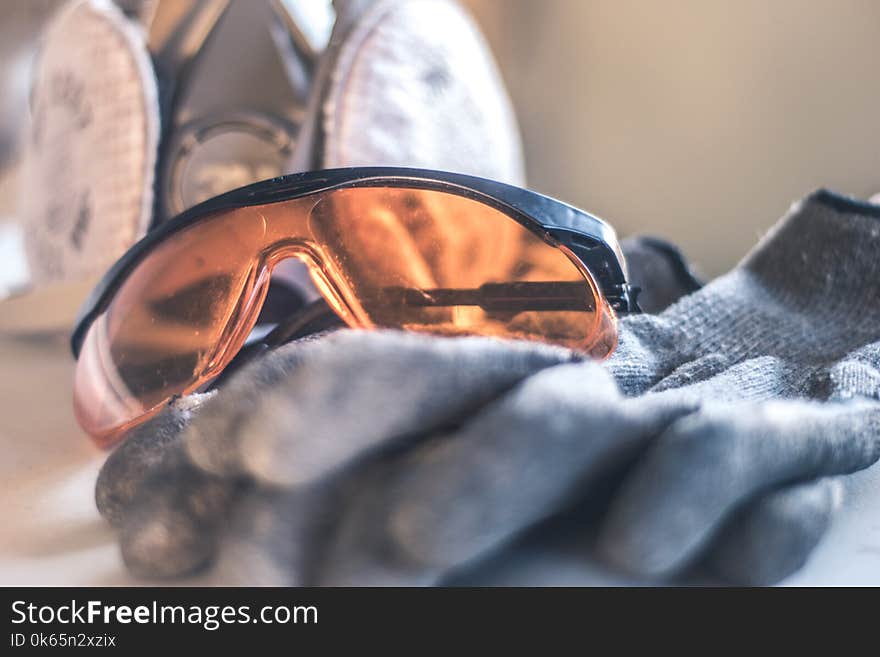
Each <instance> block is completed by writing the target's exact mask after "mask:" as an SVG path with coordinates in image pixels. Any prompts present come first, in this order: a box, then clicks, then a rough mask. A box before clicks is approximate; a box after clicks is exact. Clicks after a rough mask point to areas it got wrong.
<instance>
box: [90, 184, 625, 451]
mask: <svg viewBox="0 0 880 657" xmlns="http://www.w3.org/2000/svg"><path fill="white" fill-rule="evenodd" d="M286 257H297V258H300V259H302V260H303V261H304V262H305V263H306V264H307V265H308V266H309V268H310V271H311V274H312V278H313V280H314V281H315V283H316V284H317V286H318V288H319V289H320V290H321V292H322V293H323V294H324V296H325V297H326V298H327V300H328V301H329V302H330V304H331V305H332V306H333V307H334V309H336V310H337V312H338V313H339V314H340V316H341V317H342V318H343V319H345V320H346V321H347V322H348V323H349V324H350V325H352V326H360V327H371V326H383V327H392V328H403V329H410V330H416V331H427V332H431V333H437V334H442V335H462V334H481V335H494V336H499V337H508V338H525V339H532V340H542V341H546V342H552V343H556V344H560V345H564V346H568V347H573V348H579V349H588V350H590V351H591V353H593V355H595V356H599V357H602V356H605V355H606V354H607V353H609V352H610V350H611V349H613V347H614V339H615V335H616V330H615V327H614V317H613V313H612V312H611V311H610V309H609V308H608V307H607V304H605V302H604V301H603V300H602V299H601V297H600V296H599V294H598V292H597V288H596V285H595V283H594V281H593V279H592V277H591V276H590V274H589V272H587V271H586V270H585V269H583V268H582V267H581V266H580V265H579V264H577V263H576V261H575V260H574V259H573V258H572V257H569V256H568V255H567V254H566V252H565V251H564V250H563V249H561V248H560V247H557V246H553V245H550V244H548V243H546V242H544V241H542V240H541V239H540V238H539V237H537V236H535V235H534V234H533V233H532V232H530V231H529V230H527V229H526V228H524V227H523V226H521V225H520V224H518V223H517V222H516V221H515V220H513V219H512V218H511V217H509V216H507V215H506V214H504V213H503V212H501V211H500V210H497V209H495V208H493V207H491V206H489V205H486V204H485V203H482V202H479V201H476V200H473V199H469V198H464V197H461V196H458V195H454V194H449V193H446V192H439V191H429V190H414V189H405V188H383V187H357V188H344V189H337V190H332V191H328V192H321V193H317V194H314V195H311V196H307V197H303V198H299V199H294V200H290V201H283V202H279V203H272V204H267V205H262V206H252V207H246V208H240V209H236V210H230V211H224V212H221V213H218V214H217V215H215V216H213V217H210V218H207V219H204V220H202V221H200V222H198V223H197V224H195V225H194V226H191V227H190V228H187V229H184V230H182V231H180V232H178V233H174V234H172V235H171V236H170V237H168V238H166V239H165V240H163V241H162V242H161V243H160V244H159V245H158V246H157V247H156V248H155V249H153V250H152V251H151V252H150V253H149V254H148V255H147V256H146V257H145V258H144V259H143V260H142V261H141V262H140V263H139V264H137V265H136V266H135V268H134V269H133V270H132V271H131V273H129V274H128V276H127V277H126V279H125V281H124V282H123V284H122V285H121V287H120V288H119V289H118V290H117V292H116V293H115V295H114V296H113V299H112V301H111V303H110V305H109V306H108V308H107V310H106V311H105V312H104V313H103V314H102V315H100V316H99V317H98V318H97V319H95V321H94V322H93V323H92V325H91V326H90V328H89V330H88V332H87V333H86V336H85V339H84V341H83V345H82V349H81V352H80V356H79V362H78V364H77V370H76V381H75V389H74V403H75V410H76V415H77V418H78V419H79V422H80V424H81V425H82V426H83V428H84V429H86V431H88V432H89V433H90V434H91V435H92V436H94V437H95V438H96V440H97V441H98V442H99V443H102V444H109V443H111V442H113V440H114V439H115V438H117V437H118V436H120V435H121V434H122V433H123V432H124V431H125V430H126V428H128V427H129V426H131V425H132V424H133V423H136V422H138V421H141V420H143V419H144V418H146V417H148V416H149V415H150V414H151V413H153V412H155V411H157V410H158V409H159V408H161V406H162V404H164V403H165V402H167V401H168V400H169V399H171V398H173V397H174V396H176V395H183V394H187V393H189V392H192V391H193V390H196V389H197V388H198V387H199V386H201V385H203V384H204V383H206V382H208V381H209V380H210V379H211V378H213V377H214V376H216V375H217V374H218V373H219V372H220V371H221V370H222V369H223V367H225V366H226V365H227V364H228V363H229V361H230V360H231V359H232V357H234V355H235V353H236V352H237V351H238V349H239V348H240V346H241V344H242V343H243V341H244V339H245V338H246V337H247V334H248V333H249V332H250V330H251V329H252V328H253V326H254V323H255V322H256V318H257V315H258V313H259V310H260V307H261V305H262V301H263V299H264V298H265V292H266V288H267V283H268V280H269V276H270V273H271V270H272V268H273V267H274V265H275V264H276V263H277V262H278V261H280V260H281V259H283V258H286Z"/></svg>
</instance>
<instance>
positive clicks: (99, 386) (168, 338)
mask: <svg viewBox="0 0 880 657" xmlns="http://www.w3.org/2000/svg"><path fill="white" fill-rule="evenodd" d="M264 234H265V226H263V225H262V224H261V222H259V221H245V222H239V221H233V220H231V218H230V217H229V216H228V215H220V216H218V217H216V218H213V219H208V220H206V221H203V222H201V223H199V224H198V225H196V226H193V227H192V228H189V229H186V230H184V231H181V232H179V233H177V234H175V235H173V236H172V237H170V238H168V239H167V240H165V241H164V242H162V243H161V244H160V245H159V246H158V247H157V248H156V249H155V250H154V251H153V252H151V253H150V254H149V256H148V257H147V258H145V259H144V260H143V261H142V262H141V263H140V264H139V265H138V266H137V267H136V268H135V269H134V271H133V272H132V273H131V274H130V275H129V276H128V278H127V279H126V280H125V282H124V283H123V285H122V286H121V287H120V289H119V290H118V291H117V293H116V295H115V296H114V297H113V301H112V303H111V304H110V305H109V307H108V308H107V310H106V312H104V314H102V315H101V316H99V317H98V318H97V319H96V320H95V321H94V322H93V323H92V325H91V327H90V328H89V331H88V333H87V334H86V337H85V340H84V342H83V346H82V350H81V352H80V355H79V361H78V363H77V370H76V380H75V385H74V408H75V412H76V416H77V418H78V420H79V422H80V424H81V425H82V426H83V428H84V429H86V430H87V431H88V432H89V433H90V434H92V435H93V436H95V437H97V438H98V439H99V441H100V442H109V441H112V439H113V438H114V437H115V436H116V435H117V434H119V433H120V432H121V431H122V430H123V429H124V428H125V426H126V425H127V424H128V423H130V422H131V421H132V420H135V419H138V418H140V417H141V416H144V415H145V414H148V413H149V412H150V411H152V410H153V409H155V408H157V407H158V406H159V405H161V404H162V403H164V402H166V401H167V400H168V399H170V398H171V397H173V396H174V395H180V394H184V393H186V392H189V391H192V390H193V389H195V388H196V387H197V386H198V385H200V384H201V383H203V382H204V381H205V380H206V379H208V378H209V377H211V376H213V375H214V374H215V373H216V371H217V370H218V368H220V367H222V366H223V365H225V364H226V362H228V360H229V357H231V354H227V353H226V350H225V349H224V346H226V345H228V344H229V343H230V341H235V340H236V338H238V337H240V336H238V335H236V330H237V328H238V327H241V326H242V323H244V324H247V323H248V320H249V319H250V315H253V314H254V311H255V309H254V308H253V307H252V305H253V304H251V305H249V304H248V301H249V299H250V298H251V296H252V293H253V291H254V290H255V289H256V287H257V282H258V278H259V273H260V272H259V271H258V270H257V269H256V265H257V262H256V258H255V254H258V253H259V252H260V250H261V248H262V244H263V237H264ZM257 310H258V309H257ZM252 324H253V322H252V321H251V322H250V325H252ZM249 329H250V326H247V327H244V328H242V330H243V331H245V332H246V331H247V330H249ZM239 344H240V341H239ZM236 346H237V345H236Z"/></svg>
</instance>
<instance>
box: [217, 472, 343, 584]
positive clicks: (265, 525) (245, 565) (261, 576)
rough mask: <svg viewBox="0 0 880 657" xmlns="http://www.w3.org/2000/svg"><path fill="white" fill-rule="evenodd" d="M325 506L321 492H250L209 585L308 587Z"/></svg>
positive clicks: (227, 526) (228, 527) (239, 504)
mask: <svg viewBox="0 0 880 657" xmlns="http://www.w3.org/2000/svg"><path fill="white" fill-rule="evenodd" d="M324 501H325V500H324V498H323V497H322V496H321V495H320V494H319V493H318V491H308V492H305V491H297V492H295V493H291V492H290V491H286V490H281V489H265V488H253V489H250V490H248V491H246V492H245V493H244V494H243V495H242V496H241V498H240V499H238V500H236V504H235V507H234V509H233V511H232V514H231V517H230V519H229V521H228V522H227V523H224V527H223V530H222V533H221V534H220V548H219V552H218V555H217V558H216V561H215V563H214V566H213V568H212V569H211V573H210V584H211V585H212V586H303V585H304V584H305V583H306V580H305V574H306V569H307V567H308V564H309V556H310V552H309V549H310V548H311V546H312V545H314V544H315V543H317V542H318V541H317V538H316V536H315V535H316V534H317V533H318V531H319V529H320V527H321V524H322V521H326V519H327V517H328V514H322V513H321V509H323V502H324Z"/></svg>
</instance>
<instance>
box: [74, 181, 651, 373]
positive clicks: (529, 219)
mask: <svg viewBox="0 0 880 657" xmlns="http://www.w3.org/2000/svg"><path fill="white" fill-rule="evenodd" d="M384 186H394V187H410V188H416V189H429V190H436V191H444V192H448V193H451V194H457V195H459V196H463V197H466V198H471V199H474V200H477V201H480V202H483V203H486V204H488V205H490V206H493V207H495V208H497V209H498V210H500V211H501V212H504V213H505V214H507V215H508V216H509V217H511V218H512V219H514V220H515V221H517V222H518V223H520V224H521V225H523V226H524V227H526V228H528V229H529V230H530V231H532V232H533V233H535V234H536V235H539V236H540V237H542V238H543V239H544V240H545V241H547V242H549V243H551V244H554V245H556V244H561V245H563V246H565V247H567V248H568V249H570V250H571V251H572V253H574V254H575V256H577V258H578V259H579V260H580V261H581V262H582V263H583V264H584V265H585V266H586V267H587V269H589V270H590V272H591V273H592V274H593V277H594V279H595V280H596V284H597V285H598V286H599V290H600V291H601V293H602V295H603V296H604V297H605V299H607V300H608V303H609V304H610V305H611V307H612V308H614V310H615V311H616V312H618V313H627V312H638V310H639V309H638V305H637V304H636V299H635V296H636V291H637V288H634V287H631V286H630V285H629V284H628V283H627V280H626V270H625V264H624V262H623V256H622V254H621V252H620V248H619V246H618V243H617V236H616V235H615V233H614V229H612V228H611V227H610V226H609V225H608V224H606V223H605V222H604V221H602V220H601V219H599V218H598V217H594V216H593V215H591V214H588V213H587V212H584V211H583V210H578V209H577V208H574V207H572V206H570V205H568V204H566V203H563V202H562V201H557V200H556V199H552V198H549V197H547V196H543V195H542V194H538V193H537V192H533V191H531V190H527V189H523V188H521V187H514V186H513V185H507V184H504V183H500V182H497V181H494V180H488V179H486V178H478V177H476V176H468V175H464V174H459V173H448V172H444V171H432V170H429V169H409V168H400V167H352V168H345V169H325V170H321V171H308V172H305V173H294V174H290V175H287V176H280V177H278V178H272V179H270V180H264V181H262V182H258V183H254V184H252V185H248V186H246V187H241V188H239V189H236V190H233V191H231V192H227V193H226V194H222V195H220V196H216V197H214V198H212V199H209V200H207V201H205V202H203V203H200V204H198V205H196V206H194V207H192V208H190V209H189V210H187V211H185V212H183V213H181V214H180V215H178V216H177V217H175V218H173V219H171V220H169V221H167V222H165V223H163V224H161V225H160V226H158V227H157V228H155V229H154V230H152V231H151V232H150V233H148V234H147V235H146V236H145V237H144V238H143V239H141V240H140V241H139V242H137V243H136V244H135V245H134V246H132V247H131V248H130V249H129V250H128V251H127V252H126V253H125V254H124V255H123V256H122V257H121V258H120V259H119V260H117V261H116V263H115V264H114V265H113V266H112V267H111V268H110V270H109V271H108V272H107V273H106V274H105V275H104V277H103V278H102V279H101V281H100V282H99V283H98V285H97V286H96V287H95V289H94V290H93V291H92V293H91V294H90V295H89V297H88V299H87V300H86V302H85V303H84V304H83V306H82V308H81V309H80V312H79V315H78V316H77V320H76V325H75V328H74V330H73V334H72V335H71V338H70V344H71V349H72V351H73V355H74V357H79V352H80V349H81V347H82V342H83V340H84V339H85V335H86V332H87V331H88V329H89V327H90V326H91V324H92V322H93V321H94V320H95V318H97V317H98V316H99V315H100V314H101V313H102V312H103V311H104V310H105V309H106V307H107V305H108V304H109V303H110V300H111V299H112V297H113V295H114V294H115V292H116V290H117V289H118V288H119V286H120V285H122V283H123V281H124V280H125V278H126V277H127V276H128V274H129V273H130V272H131V271H132V270H133V269H134V267H135V266H136V265H137V264H138V263H139V262H140V261H141V259H142V258H143V257H145V256H146V255H147V254H148V253H149V252H150V250H152V248H153V247H155V246H156V245H157V244H159V243H160V242H161V241H162V240H164V239H165V238H167V237H168V236H170V235H173V234H174V233H176V232H178V231H180V230H182V229H184V228H188V227H189V226H192V225H193V224H195V223H197V222H199V221H201V220H203V219H207V218H209V217H211V216H213V215H214V214H216V213H217V212H221V211H224V210H234V209H237V208H242V207H249V206H254V205H264V204H267V203H278V202H282V201H289V200H291V199H295V198H299V197H301V196H306V195H308V194H314V193H318V192H323V191H328V190H331V189H341V188H346V187H384Z"/></svg>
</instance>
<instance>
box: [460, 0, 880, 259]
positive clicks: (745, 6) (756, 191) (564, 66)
mask: <svg viewBox="0 0 880 657" xmlns="http://www.w3.org/2000/svg"><path fill="white" fill-rule="evenodd" d="M465 4H466V5H468V6H469V7H470V8H471V9H472V11H473V13H474V14H475V15H476V16H477V18H478V20H479V21H480V22H481V24H482V25H483V27H484V30H485V31H486V33H487V35H488V36H489V40H490V42H491V44H492V46H493V48H494V50H495V53H496V55H497V57H498V59H499V63H500V65H501V68H502V72H503V74H504V76H505V79H506V80H507V82H508V85H509V88H510V91H511V95H512V97H513V101H514V105H515V106H516V109H517V112H518V115H519V120H520V124H521V128H522V132H523V137H524V141H525V145H526V152H527V157H528V170H529V176H530V179H529V181H530V185H531V186H532V187H534V188H536V189H538V190H541V191H544V192H547V193H550V194H553V195H556V196H559V197H561V198H563V199H565V200H568V201H571V202H573V203H575V204H577V205H580V206H582V207H584V208H586V209H591V210H593V211H594V212H596V213H597V214H599V215H601V216H604V217H605V218H606V219H609V220H610V221H612V223H614V224H615V225H616V226H617V228H618V230H619V231H620V232H621V233H624V234H625V233H631V232H649V233H656V234H660V235H664V236H667V237H670V238H671V239H673V240H675V241H676V242H678V243H680V244H681V245H682V246H683V248H684V249H685V250H686V251H687V252H688V253H689V254H690V255H691V256H692V257H693V258H694V259H695V260H696V261H697V262H698V263H699V265H701V267H702V269H703V271H704V272H705V273H707V274H716V273H719V272H721V271H724V270H725V269H727V268H728V267H730V266H731V265H733V264H734V263H735V262H736V261H737V260H738V259H739V258H740V257H741V256H742V254H743V253H744V252H745V251H746V250H747V249H748V248H749V246H750V245H751V244H753V243H754V242H755V240H756V238H757V237H758V236H759V235H760V234H761V233H762V232H763V231H765V230H766V229H767V228H768V227H769V225H771V224H772V223H773V221H775V219H776V218H778V217H779V216H780V215H781V214H782V213H783V212H784V211H785V210H786V208H787V207H788V205H789V204H790V203H791V201H793V200H795V199H797V198H799V197H800V196H802V195H804V194H806V193H807V192H809V191H810V190H811V189H813V188H816V187H819V186H828V187H831V188H835V189H838V190H841V191H845V192H848V193H851V194H855V195H859V196H865V195H870V194H871V193H872V192H874V191H880V2H871V1H869V0H836V1H832V0H764V1H759V0H738V1H735V0H727V1H722V0H665V1H663V2H659V1H657V2H652V1H649V0H641V1H636V0H465Z"/></svg>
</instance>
